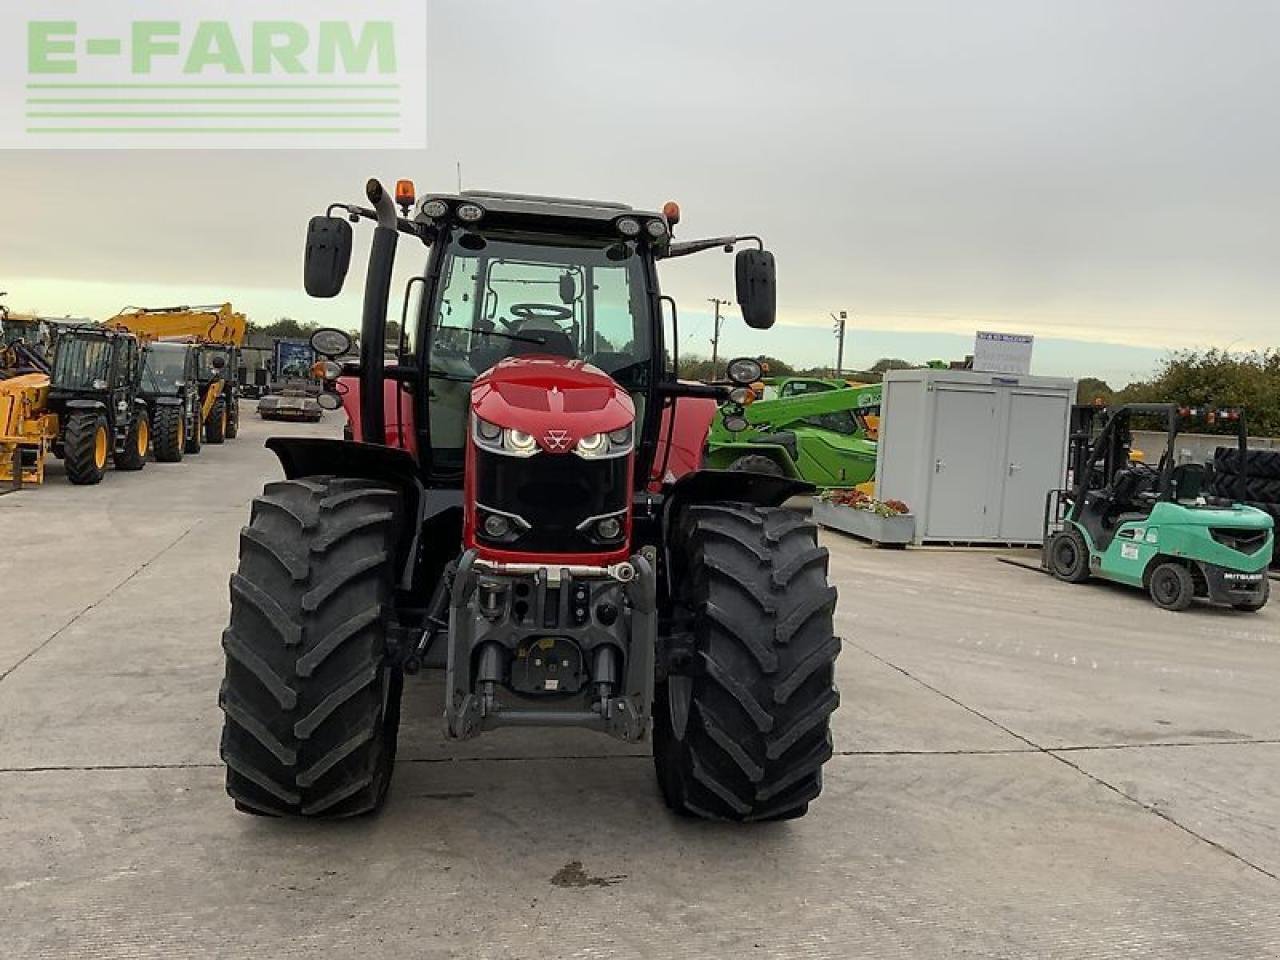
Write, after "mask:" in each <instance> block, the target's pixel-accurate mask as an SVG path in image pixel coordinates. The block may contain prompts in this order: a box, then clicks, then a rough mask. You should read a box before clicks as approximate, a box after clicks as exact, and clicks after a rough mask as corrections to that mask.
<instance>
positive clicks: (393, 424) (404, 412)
mask: <svg viewBox="0 0 1280 960" xmlns="http://www.w3.org/2000/svg"><path fill="white" fill-rule="evenodd" d="M337 384H338V393H339V394H341V396H342V412H343V413H345V414H346V415H347V423H348V424H349V425H350V427H351V439H352V440H355V441H356V442H357V443H362V442H363V441H364V434H363V431H362V430H361V429H360V378H359V377H346V376H344V377H339V378H338V381H337ZM382 403H383V407H384V409H385V417H386V445H387V446H389V447H398V448H399V449H401V450H407V451H408V452H409V453H411V454H413V455H414V456H415V457H416V456H417V455H418V436H417V432H416V429H415V428H416V426H417V425H416V423H415V422H414V417H413V398H412V397H411V396H409V395H406V394H405V392H404V391H403V390H402V389H401V388H400V384H398V383H397V382H396V381H394V380H384V381H383V382H382Z"/></svg>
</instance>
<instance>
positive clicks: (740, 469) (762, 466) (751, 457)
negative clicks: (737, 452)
mask: <svg viewBox="0 0 1280 960" xmlns="http://www.w3.org/2000/svg"><path fill="white" fill-rule="evenodd" d="M729 469H730V470H732V471H734V472H735V473H763V474H764V475H765V476H768V477H781V476H784V474H783V471H782V468H781V467H780V466H778V465H777V463H775V462H774V461H773V460H770V459H769V458H768V457H765V456H762V455H760V454H758V453H748V454H747V455H746V456H743V457H739V458H738V459H737V460H735V461H733V463H731V464H729Z"/></svg>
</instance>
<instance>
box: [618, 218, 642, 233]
mask: <svg viewBox="0 0 1280 960" xmlns="http://www.w3.org/2000/svg"><path fill="white" fill-rule="evenodd" d="M618 232H619V233H620V234H622V235H623V236H624V237H636V236H639V235H640V221H639V220H636V219H635V218H633V217H623V218H622V219H621V220H619V221H618Z"/></svg>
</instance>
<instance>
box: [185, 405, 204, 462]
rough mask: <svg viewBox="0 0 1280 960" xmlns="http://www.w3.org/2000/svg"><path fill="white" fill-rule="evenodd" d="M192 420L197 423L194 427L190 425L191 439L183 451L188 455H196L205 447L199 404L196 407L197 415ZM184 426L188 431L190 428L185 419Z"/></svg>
mask: <svg viewBox="0 0 1280 960" xmlns="http://www.w3.org/2000/svg"><path fill="white" fill-rule="evenodd" d="M192 419H193V420H194V421H195V423H194V424H193V425H190V430H191V436H190V438H188V439H187V441H186V443H185V444H184V445H183V449H185V450H186V452H187V453H192V454H195V453H199V452H200V448H201V447H202V446H204V440H203V438H204V425H203V424H202V423H201V422H200V406H199V404H197V405H196V408H195V415H194V417H193V418H192ZM182 426H183V429H187V428H188V426H189V425H188V424H187V422H186V418H185V417H184V419H183V424H182Z"/></svg>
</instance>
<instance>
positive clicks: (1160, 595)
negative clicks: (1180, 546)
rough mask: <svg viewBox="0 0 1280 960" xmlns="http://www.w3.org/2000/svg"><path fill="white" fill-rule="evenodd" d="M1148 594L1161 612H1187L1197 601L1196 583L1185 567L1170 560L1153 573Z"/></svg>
mask: <svg viewBox="0 0 1280 960" xmlns="http://www.w3.org/2000/svg"><path fill="white" fill-rule="evenodd" d="M1147 592H1148V593H1150V594H1151V602H1152V603H1154V604H1155V605H1156V606H1157V607H1159V608H1160V609H1161V610H1174V611H1177V610H1185V609H1187V607H1189V606H1191V601H1192V600H1194V599H1195V596H1196V581H1195V578H1194V577H1193V576H1192V575H1191V571H1190V570H1188V569H1187V568H1186V567H1185V566H1184V565H1182V564H1181V563H1175V562H1174V561H1172V560H1168V561H1165V562H1164V563H1162V564H1160V565H1159V566H1158V567H1156V568H1155V569H1154V570H1152V571H1151V577H1150V578H1149V579H1148V581H1147Z"/></svg>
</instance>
